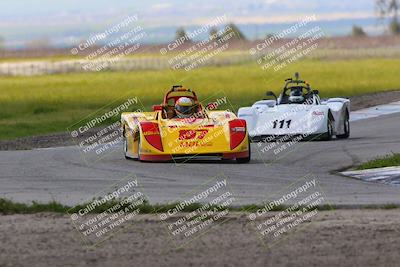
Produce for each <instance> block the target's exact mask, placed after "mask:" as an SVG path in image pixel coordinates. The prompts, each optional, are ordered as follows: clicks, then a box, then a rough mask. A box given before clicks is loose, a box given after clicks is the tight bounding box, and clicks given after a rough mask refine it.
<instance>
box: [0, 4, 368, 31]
mask: <svg viewBox="0 0 400 267" xmlns="http://www.w3.org/2000/svg"><path fill="white" fill-rule="evenodd" d="M132 13H137V14H139V15H140V16H141V17H142V18H143V20H144V21H145V22H146V23H148V24H149V26H150V25H154V26H159V25H166V24H168V25H182V24H187V25H191V24H199V23H202V22H204V21H205V20H207V19H208V18H210V17H215V16H217V15H220V14H227V15H228V16H229V17H230V18H231V20H232V21H234V22H237V23H271V22H272V23H273V22H277V23H281V22H283V21H287V22H291V21H295V20H296V18H298V17H299V16H302V15H305V14H317V15H318V18H319V19H323V20H332V19H338V18H365V17H372V16H374V1H373V0H351V1H349V0H336V1H331V0H252V1H249V0H219V1H215V0H193V1H184V0H168V1H154V0H146V1H127V0H112V1H110V0H13V1H10V0H1V1H0V23H1V24H2V25H4V24H5V23H17V22H18V23H27V24H28V23H31V22H33V23H44V24H45V23H48V22H49V21H50V22H53V23H57V24H58V23H65V24H68V23H74V22H76V21H81V22H91V21H93V22H95V21H97V20H98V19H104V18H109V19H116V18H118V17H121V16H123V15H126V14H132Z"/></svg>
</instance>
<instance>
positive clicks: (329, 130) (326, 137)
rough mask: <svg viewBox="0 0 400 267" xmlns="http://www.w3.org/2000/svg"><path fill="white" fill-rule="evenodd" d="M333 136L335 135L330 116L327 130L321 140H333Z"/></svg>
mask: <svg viewBox="0 0 400 267" xmlns="http://www.w3.org/2000/svg"><path fill="white" fill-rule="evenodd" d="M332 136H333V125H332V120H331V119H330V118H329V117H328V121H327V132H326V133H324V134H323V135H322V138H321V140H322V141H330V140H332Z"/></svg>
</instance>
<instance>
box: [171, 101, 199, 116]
mask: <svg viewBox="0 0 400 267" xmlns="http://www.w3.org/2000/svg"><path fill="white" fill-rule="evenodd" d="M194 106H195V105H194V103H193V101H192V100H191V99H190V98H188V97H180V98H179V99H178V100H177V101H176V103H175V112H176V115H177V116H178V118H189V117H191V116H192V115H193V114H194Z"/></svg>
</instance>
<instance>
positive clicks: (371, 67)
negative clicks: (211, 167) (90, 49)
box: [0, 59, 400, 140]
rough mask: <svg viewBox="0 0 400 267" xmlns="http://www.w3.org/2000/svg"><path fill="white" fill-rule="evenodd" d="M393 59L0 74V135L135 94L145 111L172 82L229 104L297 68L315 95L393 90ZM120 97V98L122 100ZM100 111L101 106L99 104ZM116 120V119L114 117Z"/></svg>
mask: <svg viewBox="0 0 400 267" xmlns="http://www.w3.org/2000/svg"><path fill="white" fill-rule="evenodd" d="M399 66H400V59H359V60H335V61H329V60H328V61H323V60H304V61H299V62H297V63H294V64H292V65H290V66H289V67H287V68H285V69H282V70H280V71H278V72H273V71H263V70H261V69H260V67H259V66H258V65H256V63H252V64H242V65H235V66H223V67H207V68H200V69H197V70H193V71H190V72H186V71H183V70H180V71H172V70H163V71H133V72H99V73H76V74H57V75H47V76H36V77H2V78H1V79H0V140H1V139H2V140H4V139H14V138H18V137H24V136H31V135H41V134H47V133H52V132H65V131H66V130H67V128H68V127H69V126H70V125H72V124H74V123H76V122H78V121H80V120H81V119H83V118H84V117H86V116H88V115H89V114H91V113H93V112H95V111H97V110H99V109H101V108H102V107H104V106H105V105H110V106H109V107H111V106H113V105H116V103H117V102H115V103H114V104H111V103H112V102H113V101H115V100H116V99H120V102H123V101H125V100H126V99H127V98H128V97H138V98H139V99H140V100H141V102H142V103H143V104H144V105H145V107H146V108H150V107H151V105H153V104H157V103H160V102H161V100H162V97H163V94H164V92H165V91H166V90H167V89H169V88H170V87H171V85H173V84H183V85H184V86H186V87H189V88H192V89H194V90H195V91H196V92H197V94H198V95H199V97H200V98H201V99H204V98H207V97H208V96H210V95H212V94H213V93H214V92H218V91H220V90H224V91H225V92H226V94H227V97H228V99H229V100H230V102H231V103H232V105H233V106H234V108H238V107H240V106H246V105H250V104H252V103H253V102H254V101H256V100H259V99H261V98H263V97H264V94H265V91H267V90H273V91H275V92H278V91H280V88H281V87H282V86H283V80H284V79H285V78H287V77H290V76H292V75H293V73H294V72H296V71H298V72H300V74H301V77H302V78H304V79H305V80H307V81H309V82H310V83H311V85H312V86H313V87H314V89H319V90H320V93H321V96H322V97H331V96H354V95H359V94H365V93H371V92H377V91H387V90H396V89H399V84H400V75H398V72H399V70H400V67H399ZM123 99H124V100H123ZM106 109H107V108H106ZM117 119H118V118H117V117H115V118H114V120H117Z"/></svg>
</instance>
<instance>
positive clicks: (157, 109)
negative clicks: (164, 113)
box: [153, 105, 163, 111]
mask: <svg viewBox="0 0 400 267" xmlns="http://www.w3.org/2000/svg"><path fill="white" fill-rule="evenodd" d="M162 109H163V108H162V106H161V105H154V106H153V111H160V110H162Z"/></svg>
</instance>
